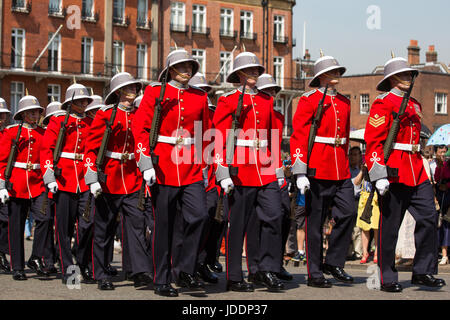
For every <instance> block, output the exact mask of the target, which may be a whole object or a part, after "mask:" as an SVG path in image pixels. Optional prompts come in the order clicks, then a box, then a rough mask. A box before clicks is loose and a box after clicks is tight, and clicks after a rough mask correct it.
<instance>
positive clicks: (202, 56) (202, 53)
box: [192, 49, 206, 74]
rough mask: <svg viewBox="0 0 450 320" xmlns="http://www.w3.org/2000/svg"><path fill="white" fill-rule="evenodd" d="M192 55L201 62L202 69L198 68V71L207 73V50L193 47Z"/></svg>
mask: <svg viewBox="0 0 450 320" xmlns="http://www.w3.org/2000/svg"><path fill="white" fill-rule="evenodd" d="M192 57H193V58H194V59H195V60H197V61H198V63H199V64H200V69H199V70H198V72H201V73H203V74H205V59H206V54H205V50H198V49H193V50H192Z"/></svg>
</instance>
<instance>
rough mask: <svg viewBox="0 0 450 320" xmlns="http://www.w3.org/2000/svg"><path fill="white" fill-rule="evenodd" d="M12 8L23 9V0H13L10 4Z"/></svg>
mask: <svg viewBox="0 0 450 320" xmlns="http://www.w3.org/2000/svg"><path fill="white" fill-rule="evenodd" d="M11 7H12V9H22V10H25V9H26V7H25V0H13V2H12V5H11Z"/></svg>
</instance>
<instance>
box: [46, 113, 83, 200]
mask: <svg viewBox="0 0 450 320" xmlns="http://www.w3.org/2000/svg"><path fill="white" fill-rule="evenodd" d="M64 119H65V114H56V115H54V116H52V117H51V118H50V122H49V124H48V126H47V129H46V130H45V135H44V143H43V147H42V150H41V167H42V168H44V169H43V173H44V183H45V184H48V183H50V182H52V181H55V176H54V170H55V168H54V164H53V152H54V150H55V147H56V141H57V140H58V134H59V130H60V129H61V126H62V124H63V122H64ZM91 123H92V119H91V118H89V117H86V116H83V117H81V116H77V115H75V114H70V116H69V119H68V121H67V125H66V134H65V138H64V142H63V147H62V152H61V157H60V159H59V162H58V164H57V167H58V168H60V169H61V176H59V177H56V181H57V182H58V189H59V190H61V191H65V192H71V193H77V192H85V191H87V190H88V187H87V185H86V183H85V181H84V169H83V168H84V167H83V157H84V154H85V144H86V139H87V137H88V132H89V127H90V125H91Z"/></svg>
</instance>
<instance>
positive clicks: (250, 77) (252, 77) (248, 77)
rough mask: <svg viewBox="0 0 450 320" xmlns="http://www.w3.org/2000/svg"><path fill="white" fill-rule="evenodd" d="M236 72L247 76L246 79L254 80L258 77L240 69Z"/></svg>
mask: <svg viewBox="0 0 450 320" xmlns="http://www.w3.org/2000/svg"><path fill="white" fill-rule="evenodd" d="M238 73H239V74H241V75H243V76H244V77H245V78H247V79H251V80H254V81H256V80H258V77H254V76H252V75H249V74H247V73H245V72H244V71H242V70H239V71H238Z"/></svg>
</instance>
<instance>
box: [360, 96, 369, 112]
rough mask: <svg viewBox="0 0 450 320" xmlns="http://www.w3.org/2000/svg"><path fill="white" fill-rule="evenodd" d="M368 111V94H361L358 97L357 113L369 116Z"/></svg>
mask: <svg viewBox="0 0 450 320" xmlns="http://www.w3.org/2000/svg"><path fill="white" fill-rule="evenodd" d="M369 111H370V96H369V95H368V94H362V95H360V97H359V113H360V114H369Z"/></svg>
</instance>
